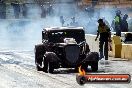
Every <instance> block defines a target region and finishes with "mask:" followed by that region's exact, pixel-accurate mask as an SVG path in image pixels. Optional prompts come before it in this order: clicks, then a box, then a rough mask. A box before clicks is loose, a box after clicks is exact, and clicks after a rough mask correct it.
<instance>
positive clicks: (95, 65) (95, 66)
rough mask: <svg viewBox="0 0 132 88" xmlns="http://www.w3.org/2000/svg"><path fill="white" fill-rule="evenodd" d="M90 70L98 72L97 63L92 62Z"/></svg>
mask: <svg viewBox="0 0 132 88" xmlns="http://www.w3.org/2000/svg"><path fill="white" fill-rule="evenodd" d="M91 69H92V71H93V72H96V71H98V61H93V62H92V64H91Z"/></svg>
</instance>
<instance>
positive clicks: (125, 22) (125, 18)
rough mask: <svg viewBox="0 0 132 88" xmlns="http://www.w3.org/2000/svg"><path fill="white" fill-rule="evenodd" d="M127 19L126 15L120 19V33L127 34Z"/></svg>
mask: <svg viewBox="0 0 132 88" xmlns="http://www.w3.org/2000/svg"><path fill="white" fill-rule="evenodd" d="M127 18H128V15H127V14H125V15H124V17H123V19H122V22H121V31H122V32H128V23H127Z"/></svg>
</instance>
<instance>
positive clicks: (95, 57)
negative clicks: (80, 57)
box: [84, 52, 99, 61]
mask: <svg viewBox="0 0 132 88" xmlns="http://www.w3.org/2000/svg"><path fill="white" fill-rule="evenodd" d="M84 61H99V54H98V53H97V52H90V53H88V54H87V55H86V58H85V59H84Z"/></svg>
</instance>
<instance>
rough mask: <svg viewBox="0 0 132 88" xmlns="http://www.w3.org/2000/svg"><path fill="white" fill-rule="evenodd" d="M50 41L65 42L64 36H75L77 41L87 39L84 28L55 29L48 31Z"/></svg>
mask: <svg viewBox="0 0 132 88" xmlns="http://www.w3.org/2000/svg"><path fill="white" fill-rule="evenodd" d="M48 38H49V42H53V43H63V42H64V38H74V39H75V40H76V42H77V43H80V42H82V41H84V40H85V36H84V31H83V30H65V31H63V30H62V31H53V32H50V33H48Z"/></svg>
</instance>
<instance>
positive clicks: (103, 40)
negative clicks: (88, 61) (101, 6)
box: [95, 19, 111, 60]
mask: <svg viewBox="0 0 132 88" xmlns="http://www.w3.org/2000/svg"><path fill="white" fill-rule="evenodd" d="M98 23H99V26H98V30H97V37H96V39H95V41H96V40H97V38H98V36H99V35H100V38H99V52H100V59H102V58H104V56H105V60H108V42H109V40H110V39H111V32H110V28H109V27H108V26H107V25H106V24H105V23H104V22H103V19H99V20H98ZM103 46H104V48H103ZM103 51H104V53H103Z"/></svg>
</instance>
